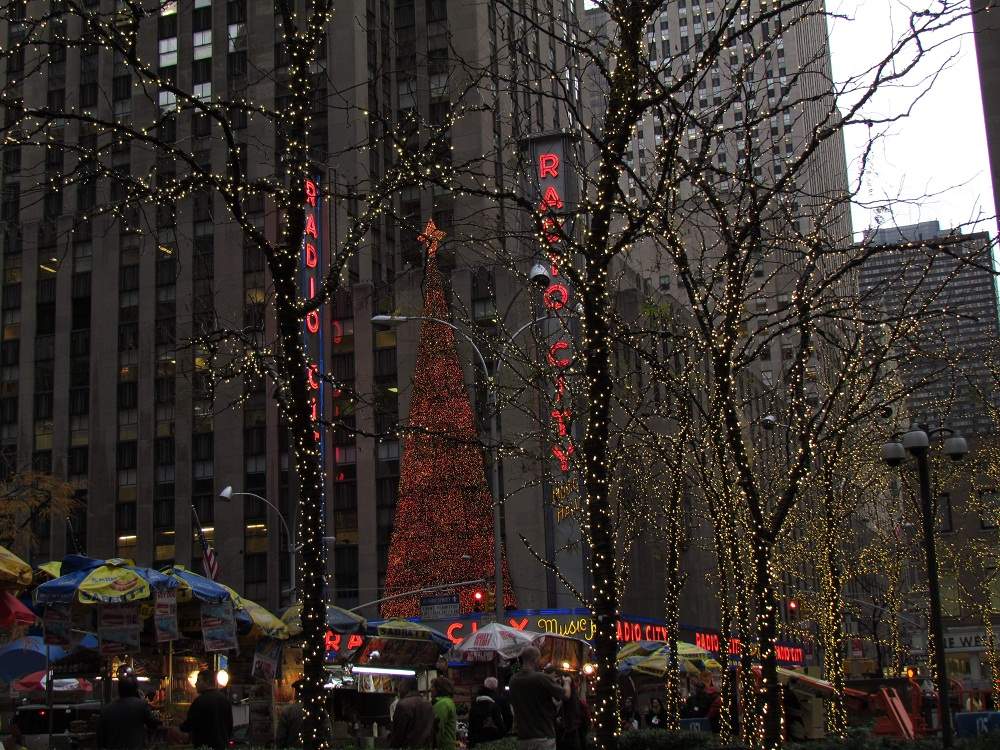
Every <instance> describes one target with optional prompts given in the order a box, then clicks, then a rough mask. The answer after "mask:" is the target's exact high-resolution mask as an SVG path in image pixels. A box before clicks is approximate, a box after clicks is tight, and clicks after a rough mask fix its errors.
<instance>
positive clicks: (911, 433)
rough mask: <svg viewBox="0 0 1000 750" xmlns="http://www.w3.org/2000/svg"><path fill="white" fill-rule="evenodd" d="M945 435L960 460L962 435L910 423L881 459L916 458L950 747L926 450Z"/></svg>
mask: <svg viewBox="0 0 1000 750" xmlns="http://www.w3.org/2000/svg"><path fill="white" fill-rule="evenodd" d="M938 435H940V436H944V437H945V441H944V453H945V455H946V456H948V457H949V458H950V459H951V460H952V461H961V460H962V459H963V458H964V457H965V454H967V453H968V452H969V446H968V443H966V442H965V438H963V437H962V436H960V435H958V434H957V433H956V432H955V431H954V430H951V429H949V428H947V427H939V428H937V429H934V430H929V429H927V427H926V425H917V424H914V425H911V426H910V429H909V430H908V431H907V432H905V433H903V434H902V441H900V439H899V438H900V435H899V433H897V434H895V435H893V436H892V439H891V440H890V441H889V442H887V443H885V444H884V445H883V446H882V459H883V460H884V461H885V462H886V463H887V464H888V465H889V466H900V465H901V464H902V463H903V462H904V461H905V460H906V454H907V453H910V454H911V455H912V456H913V457H914V458H916V460H917V475H918V477H919V479H920V515H921V525H922V527H923V543H924V554H925V556H926V560H927V590H928V594H929V598H930V636H931V642H932V643H933V645H934V661H935V666H936V671H937V682H938V684H937V691H938V716H939V717H940V719H941V744H942V745H943V746H944V747H945V748H950V747H951V746H952V727H951V704H950V702H949V695H948V693H949V689H948V671H947V663H946V660H945V653H944V625H943V622H942V615H941V586H940V582H939V581H938V563H937V550H936V548H935V545H934V525H935V522H936V520H937V519H936V518H935V514H934V506H933V503H932V501H931V468H930V461H929V458H928V453H929V452H930V444H931V438H933V437H936V436H938Z"/></svg>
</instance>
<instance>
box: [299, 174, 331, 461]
mask: <svg viewBox="0 0 1000 750" xmlns="http://www.w3.org/2000/svg"><path fill="white" fill-rule="evenodd" d="M305 188H306V205H305V210H306V228H305V231H304V232H303V234H302V283H301V291H300V293H301V294H302V296H303V297H304V298H305V299H307V300H311V299H314V298H315V297H316V295H317V294H319V291H320V289H321V288H322V286H323V269H324V262H323V241H322V238H323V231H322V229H323V227H322V216H323V196H322V195H321V193H320V190H319V185H318V181H316V180H308V179H307V180H306V185H305ZM323 333H324V326H323V310H322V308H320V309H317V310H312V311H310V312H309V313H308V314H307V315H306V319H305V321H304V322H303V337H304V339H305V347H306V358H307V360H308V362H309V372H308V378H309V388H310V390H311V392H312V395H311V399H310V401H311V410H312V420H313V438H314V439H315V440H316V442H317V444H318V445H319V452H320V461H321V462H322V461H323V460H324V458H325V455H326V454H325V453H324V444H323V442H324V441H323V434H324V432H325V431H324V430H323V429H322V428H321V427H320V425H321V420H322V417H323V413H324V412H323V388H322V384H323V375H324V372H325V370H324V365H323Z"/></svg>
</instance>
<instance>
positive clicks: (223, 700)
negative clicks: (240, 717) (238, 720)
mask: <svg viewBox="0 0 1000 750" xmlns="http://www.w3.org/2000/svg"><path fill="white" fill-rule="evenodd" d="M195 687H196V688H197V689H198V697H197V698H195V699H194V702H193V703H192V704H191V707H190V708H188V714H187V718H186V719H184V723H183V724H181V727H180V728H181V731H182V732H187V733H188V735H190V741H191V744H192V745H193V746H194V747H210V748H212V750H224V749H225V747H226V745H227V744H229V739H230V738H231V737H232V736H233V706H232V704H231V703H230V702H229V698H227V697H226V696H225V694H224V693H223V692H222V691H221V690H219V688H218V687H216V682H215V672H214V671H212V670H209V669H203V670H201V671H200V672H199V673H198V682H197V683H196V685H195Z"/></svg>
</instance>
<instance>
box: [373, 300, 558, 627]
mask: <svg viewBox="0 0 1000 750" xmlns="http://www.w3.org/2000/svg"><path fill="white" fill-rule="evenodd" d="M413 320H427V321H430V322H432V323H440V324H441V325H446V326H448V327H449V328H451V329H452V330H453V331H455V333H457V334H458V335H459V336H461V337H462V338H464V339H465V340H466V341H468V342H469V346H471V347H472V350H473V351H474V352H475V353H476V356H477V357H478V358H479V364H480V365H482V368H483V373H484V374H485V375H486V402H487V404H489V406H490V407H491V409H490V455H491V457H492V461H491V467H490V490H491V491H492V493H493V599H494V602H493V605H494V607H493V610H494V614H495V615H496V621H497V623H501V620H503V615H504V590H503V589H504V586H503V542H502V541H501V539H500V531H501V529H500V526H501V524H500V502H501V498H500V445H499V442H500V407H499V398H498V396H497V382H496V379H497V374H498V373H499V372H500V365H501V363H502V362H503V355H504V353H505V352H506V351H507V347H509V346H510V345H511V344H513V343H514V339H516V338H517V337H518V336H520V335H521V334H522V333H523V332H524V331H527V330H528V329H529V328H531V326H533V325H535V324H536V323H540V322H541V321H543V320H548V316H542V317H540V318H536V319H535V320H531V321H529V322H527V323H525V324H524V325H523V326H521V327H520V328H518V329H517V330H516V331H514V333H512V334H511V335H510V336H509V337H508V338H507V340H506V341H504V344H503V347H502V348H501V350H500V356H499V357H498V358H497V363H496V365H495V366H494V368H493V371H492V372H491V371H490V368H489V367H487V366H486V357H484V356H483V353H482V351H481V350H480V349H479V347H478V346H477V345H476V342H475V340H473V338H472V337H471V336H470V335H469V334H467V333H466V332H465V331H463V330H462V329H461V328H459V327H458V326H457V325H455V324H454V323H452V322H450V321H447V320H442V319H441V318H432V317H429V316H426V315H375V316H374V317H372V323H374V324H375V325H382V326H393V325H399V324H400V323H408V322H410V321H413Z"/></svg>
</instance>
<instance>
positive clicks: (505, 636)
mask: <svg viewBox="0 0 1000 750" xmlns="http://www.w3.org/2000/svg"><path fill="white" fill-rule="evenodd" d="M543 637H544V635H543V634H542V633H535V632H532V631H529V630H518V629H517V628H512V627H510V626H509V625H502V624H500V623H496V622H491V623H489V624H488V625H484V626H483V627H481V628H479V630H477V631H476V632H475V633H472V634H471V635H469V636H468V637H467V638H465V639H464V640H462V642H461V643H458V644H456V645H455V647H454V648H452V650H451V656H452V658H454V659H455V660H456V661H492V660H493V659H495V658H497V657H500V658H501V659H505V660H507V661H510V660H511V659H516V658H517V657H519V656H520V655H521V654H522V653H523V652H524V649H526V648H527V647H528V646H532V645H535V644H537V643H538V642H539V641H540V640H541V639H542V638H543Z"/></svg>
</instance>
